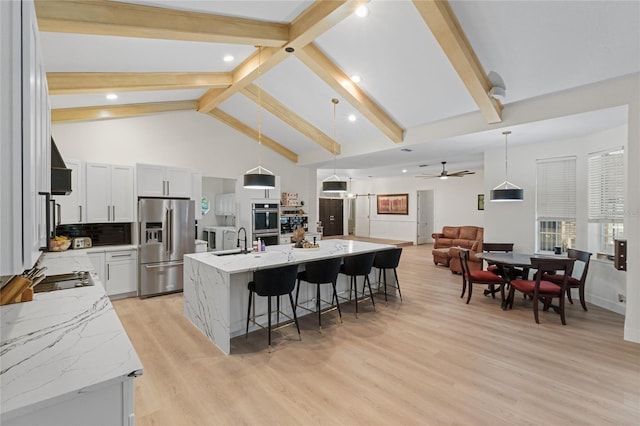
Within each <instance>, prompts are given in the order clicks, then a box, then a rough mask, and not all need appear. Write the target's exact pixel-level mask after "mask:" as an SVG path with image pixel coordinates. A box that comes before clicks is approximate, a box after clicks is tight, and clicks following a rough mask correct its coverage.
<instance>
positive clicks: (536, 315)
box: [533, 296, 540, 324]
mask: <svg viewBox="0 0 640 426" xmlns="http://www.w3.org/2000/svg"><path fill="white" fill-rule="evenodd" d="M538 303H540V301H539V300H538V298H537V297H535V296H534V297H533V317H534V318H535V319H536V324H540V320H539V319H538Z"/></svg>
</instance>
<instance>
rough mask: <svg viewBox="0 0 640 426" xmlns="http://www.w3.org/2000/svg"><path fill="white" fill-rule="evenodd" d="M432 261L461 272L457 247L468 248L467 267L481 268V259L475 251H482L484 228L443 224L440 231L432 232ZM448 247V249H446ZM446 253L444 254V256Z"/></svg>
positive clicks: (456, 272)
mask: <svg viewBox="0 0 640 426" xmlns="http://www.w3.org/2000/svg"><path fill="white" fill-rule="evenodd" d="M431 236H432V237H433V240H434V241H433V252H432V254H433V261H434V263H436V264H438V263H442V264H443V265H445V266H449V268H450V269H451V272H453V273H455V274H461V273H462V267H461V266H460V256H459V250H458V249H459V248H464V249H469V250H471V252H470V253H469V268H470V269H471V270H478V269H482V261H481V260H480V259H478V258H477V257H476V253H478V252H481V251H482V240H483V239H484V228H482V227H480V226H443V227H442V232H439V233H433V234H432V235H431ZM447 249H449V250H447ZM445 254H446V256H445Z"/></svg>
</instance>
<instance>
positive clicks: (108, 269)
mask: <svg viewBox="0 0 640 426" xmlns="http://www.w3.org/2000/svg"><path fill="white" fill-rule="evenodd" d="M109 266H110V265H109V264H108V263H107V281H109V271H110V268H109Z"/></svg>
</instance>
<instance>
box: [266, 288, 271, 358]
mask: <svg viewBox="0 0 640 426" xmlns="http://www.w3.org/2000/svg"><path fill="white" fill-rule="evenodd" d="M267 311H268V316H269V319H268V323H267V324H268V327H267V329H268V330H269V331H268V333H269V346H268V348H269V352H271V296H268V297H267Z"/></svg>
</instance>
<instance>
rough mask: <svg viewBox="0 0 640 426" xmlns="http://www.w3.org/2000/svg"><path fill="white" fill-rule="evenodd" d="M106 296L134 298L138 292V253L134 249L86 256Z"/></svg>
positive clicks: (93, 252) (93, 250) (94, 253)
mask: <svg viewBox="0 0 640 426" xmlns="http://www.w3.org/2000/svg"><path fill="white" fill-rule="evenodd" d="M88 255H89V259H90V260H91V263H93V267H94V268H95V269H96V272H97V273H98V277H100V281H102V284H103V285H104V289H105V291H106V293H107V295H108V296H110V297H117V296H123V297H127V296H134V295H136V294H137V291H138V253H137V250H135V249H130V250H119V251H98V252H96V251H95V249H92V252H91V253H89V254H88Z"/></svg>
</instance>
